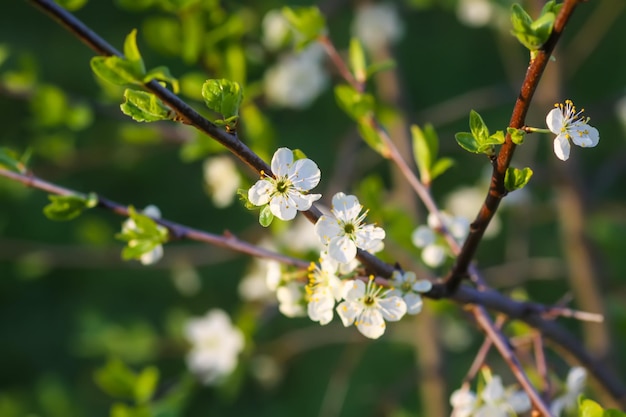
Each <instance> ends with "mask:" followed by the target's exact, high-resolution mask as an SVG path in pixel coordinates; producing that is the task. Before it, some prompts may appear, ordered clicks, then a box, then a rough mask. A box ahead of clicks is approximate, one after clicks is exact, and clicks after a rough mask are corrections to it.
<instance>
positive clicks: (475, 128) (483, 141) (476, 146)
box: [454, 110, 504, 156]
mask: <svg viewBox="0 0 626 417" xmlns="http://www.w3.org/2000/svg"><path fill="white" fill-rule="evenodd" d="M469 125H470V130H471V133H468V132H459V133H457V134H456V135H454V137H455V139H456V141H457V143H458V144H459V146H461V147H462V148H463V149H465V150H466V151H468V152H472V153H484V154H486V155H488V156H492V155H495V145H501V144H503V143H504V133H503V132H502V131H500V130H499V131H497V132H496V133H494V134H492V135H490V134H489V129H488V128H487V125H486V124H485V122H484V121H483V118H482V117H481V116H480V114H478V112H476V111H474V110H472V111H471V112H470V123H469Z"/></svg>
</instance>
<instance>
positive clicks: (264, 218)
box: [259, 204, 274, 227]
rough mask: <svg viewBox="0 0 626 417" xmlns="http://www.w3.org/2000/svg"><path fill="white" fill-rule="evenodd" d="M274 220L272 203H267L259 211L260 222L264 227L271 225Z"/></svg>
mask: <svg viewBox="0 0 626 417" xmlns="http://www.w3.org/2000/svg"><path fill="white" fill-rule="evenodd" d="M272 221H274V214H273V213H272V211H271V210H270V205H269V204H266V205H264V206H263V208H262V209H261V212H260V213H259V224H260V225H261V226H263V227H269V225H270V224H272Z"/></svg>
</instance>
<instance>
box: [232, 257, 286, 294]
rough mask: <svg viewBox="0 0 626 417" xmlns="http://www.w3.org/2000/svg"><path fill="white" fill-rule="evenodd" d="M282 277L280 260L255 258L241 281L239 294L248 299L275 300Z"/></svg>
mask: <svg viewBox="0 0 626 417" xmlns="http://www.w3.org/2000/svg"><path fill="white" fill-rule="evenodd" d="M281 277H282V272H281V269H280V263H279V262H276V261H273V260H267V259H260V258H254V259H253V261H252V266H251V267H250V270H249V271H248V272H247V273H246V275H244V277H243V278H242V280H241V282H240V283H239V287H238V290H239V295H240V296H241V298H243V299H244V300H247V301H269V300H272V301H273V300H274V299H275V295H274V294H275V292H276V289H278V285H279V283H280V280H281Z"/></svg>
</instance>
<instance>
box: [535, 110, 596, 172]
mask: <svg viewBox="0 0 626 417" xmlns="http://www.w3.org/2000/svg"><path fill="white" fill-rule="evenodd" d="M555 107H556V108H554V109H552V110H550V112H549V113H548V115H547V116H546V124H547V125H548V129H550V131H551V132H552V133H554V134H555V135H557V136H556V138H555V139H554V153H555V155H556V156H557V158H559V159H560V160H562V161H566V160H567V159H568V158H569V153H570V141H571V142H573V143H574V145H578V146H580V147H582V148H592V147H594V146H596V145H597V144H598V141H599V140H600V134H599V133H598V130H597V129H596V128H595V127H592V126H589V125H588V124H587V123H588V122H589V118H588V117H587V118H585V117H584V116H583V115H582V114H583V112H584V111H585V110H584V109H582V110H580V111H576V107H575V106H574V103H572V101H571V100H566V101H565V104H562V103H557V104H555Z"/></svg>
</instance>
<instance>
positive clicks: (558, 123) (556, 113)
mask: <svg viewBox="0 0 626 417" xmlns="http://www.w3.org/2000/svg"><path fill="white" fill-rule="evenodd" d="M546 125H548V129H550V132H552V133H554V134H555V135H558V134H560V133H561V129H562V128H563V125H564V120H563V113H562V112H561V109H559V108H558V107H557V108H554V109H552V110H550V112H549V113H548V115H547V116H546Z"/></svg>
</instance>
